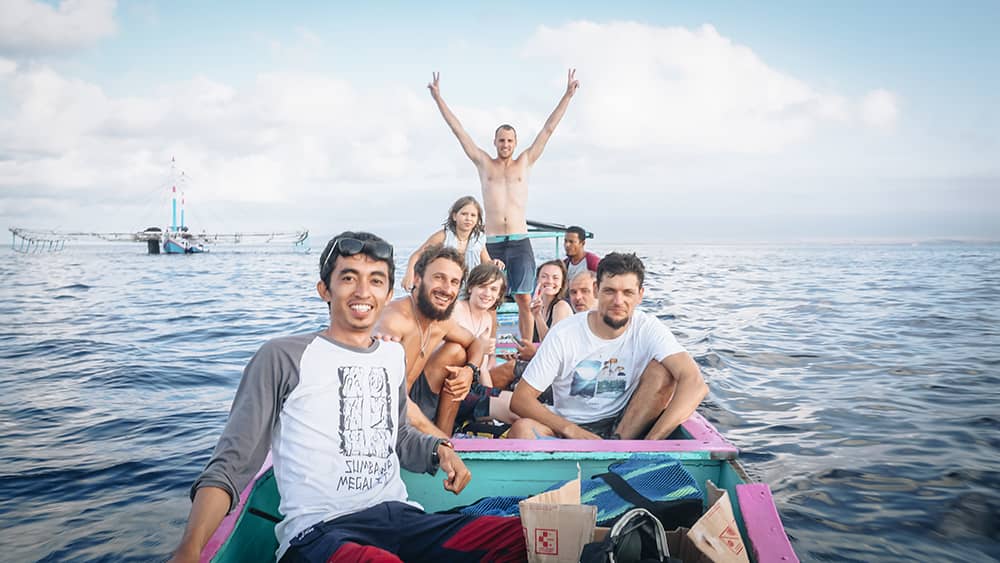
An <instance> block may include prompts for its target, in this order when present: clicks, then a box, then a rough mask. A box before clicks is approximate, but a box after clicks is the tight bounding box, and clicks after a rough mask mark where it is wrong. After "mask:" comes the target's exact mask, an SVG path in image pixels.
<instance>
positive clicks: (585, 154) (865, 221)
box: [0, 0, 1000, 242]
mask: <svg viewBox="0 0 1000 563" xmlns="http://www.w3.org/2000/svg"><path fill="white" fill-rule="evenodd" d="M997 21H1000V3H997V2H991V1H985V2H977V1H966V2H960V3H950V2H943V1H942V2H922V1H906V2H903V1H890V0H886V1H880V2H868V1H851V0H845V1H840V2H820V1H789V2H754V3H749V2H742V3H732V2H711V1H699V2H669V1H660V2H632V1H628V0H623V1H618V2H607V1H601V2H584V1H572V2H523V3H522V2H504V3H489V4H481V5H479V4H473V3H469V2H463V3H458V2H456V3H443V2H433V1H428V2H420V3H413V2H378V3H346V2H309V3H301V2H285V3H265V2H246V1H244V2H221V1H220V2H212V3H204V2H194V1H188V0H178V1H171V2H160V1H151V0H137V1H122V2H113V1H108V0H62V1H57V2H38V1H32V0H0V225H2V226H3V227H4V229H6V228H8V227H12V226H19V227H28V228H36V229H43V228H44V229H61V230H84V231H102V232H103V231H134V230H141V229H143V228H146V227H148V226H154V225H158V226H166V225H168V224H169V223H170V220H171V218H170V199H169V198H170V195H169V194H170V187H171V186H172V185H178V186H180V189H181V190H182V191H183V192H184V199H185V212H186V220H187V223H188V225H190V226H191V228H192V229H193V230H195V231H201V230H207V231H209V232H234V231H240V232H255V231H274V230H294V229H300V228H307V229H309V230H310V231H311V232H312V233H314V234H315V233H336V232H339V231H341V230H347V229H363V230H370V231H373V232H376V233H379V234H382V235H383V236H386V237H387V238H389V240H393V241H400V242H402V241H415V240H422V239H424V238H425V237H426V236H428V235H429V234H430V233H431V232H433V231H434V229H435V228H437V227H438V226H439V225H440V223H441V222H442V221H443V220H444V219H445V216H446V214H447V210H448V208H449V207H450V205H451V203H452V202H453V201H454V200H455V199H457V198H458V197H461V196H463V195H475V196H477V197H481V196H480V191H479V181H478V176H477V173H476V171H475V168H474V166H473V165H472V164H471V163H470V162H469V161H468V160H467V158H466V157H465V156H464V153H463V152H462V150H461V148H460V146H459V144H458V142H457V140H456V139H455V137H454V136H453V135H452V134H451V132H450V131H449V129H448V128H447V126H446V125H445V123H444V121H443V119H442V118H441V116H440V114H439V113H438V111H437V109H436V107H435V105H434V103H433V101H432V99H431V97H430V95H429V93H428V91H427V88H426V87H427V83H428V82H429V81H430V78H431V73H432V72H435V71H438V72H440V73H441V93H442V96H443V97H444V99H445V100H446V102H447V103H448V104H449V105H450V107H451V108H452V110H453V111H454V112H455V113H456V115H457V116H458V118H459V119H460V120H461V122H462V124H463V125H464V127H465V128H466V130H467V131H469V133H470V135H471V136H472V137H473V139H474V140H475V141H476V142H477V143H478V144H479V145H480V146H481V147H483V148H484V149H486V150H487V151H488V152H490V153H493V152H494V151H493V147H492V136H493V131H494V129H495V128H496V126H497V125H499V124H500V123H511V124H513V125H514V126H515V127H516V128H517V130H518V139H519V141H520V143H521V145H520V148H522V149H523V148H527V146H528V145H529V144H530V142H531V140H533V139H534V137H535V135H536V134H537V133H538V130H539V128H540V127H541V125H542V123H544V121H545V119H546V117H547V116H548V115H549V113H550V112H551V111H552V110H553V109H554V108H555V106H556V103H557V102H558V100H559V98H560V96H561V95H562V94H563V92H564V91H565V88H566V72H567V69H569V68H575V69H577V70H576V77H577V79H579V81H580V88H579V90H578V92H577V94H576V95H575V96H574V98H573V99H572V101H571V103H570V107H569V110H568V111H567V113H566V115H565V117H564V118H563V120H562V123H561V124H560V125H559V127H558V129H557V130H556V132H555V134H554V135H553V137H552V138H551V140H550V141H549V143H548V145H547V147H546V149H545V153H544V154H543V155H542V157H541V159H540V160H539V161H538V162H537V163H536V164H535V166H534V168H533V169H532V171H531V174H530V176H529V180H528V183H529V202H528V218H529V219H533V220H539V221H547V222H556V223H562V224H567V225H569V224H579V225H582V226H584V227H585V228H587V229H589V230H591V231H593V232H594V233H595V236H596V237H597V238H598V239H600V240H602V241H608V242H610V241H622V242H626V241H646V242H649V241H811V240H927V239H972V240H1000V158H998V156H1000V133H998V131H1000V109H998V104H997V103H996V100H997V99H1000V95H998V90H1000V34H997V33H996V32H995V29H994V25H995V22H997ZM172 162H174V164H173V165H172V164H171V163H172ZM182 172H183V175H181V173H182Z"/></svg>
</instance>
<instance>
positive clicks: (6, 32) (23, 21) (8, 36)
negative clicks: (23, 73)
mask: <svg viewBox="0 0 1000 563" xmlns="http://www.w3.org/2000/svg"><path fill="white" fill-rule="evenodd" d="M115 4H116V2H115V1H114V0H87V1H82V0H62V1H61V2H59V5H58V6H52V5H51V4H49V3H46V2H36V1H32V0H0V15H2V17H0V53H5V54H10V55H15V56H18V55H37V54H46V53H62V52H67V51H71V50H73V49H78V48H80V47H86V46H89V45H90V44H92V43H94V42H96V41H98V40H99V39H101V38H103V37H106V36H108V35H111V34H113V33H114V32H115V29H116V26H115V18H114V12H115Z"/></svg>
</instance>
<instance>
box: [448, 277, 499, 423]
mask: <svg viewBox="0 0 1000 563" xmlns="http://www.w3.org/2000/svg"><path fill="white" fill-rule="evenodd" d="M505 289H506V286H505V281H504V275H503V272H502V271H501V270H500V269H499V268H497V267H496V265H494V264H480V265H478V266H476V267H475V268H473V270H472V271H471V272H470V273H469V280H468V283H467V284H466V291H465V294H464V296H463V297H464V298H463V299H462V300H460V301H459V302H458V303H457V304H456V305H455V312H454V313H452V318H453V319H455V322H457V323H458V324H459V325H460V326H463V327H465V328H467V329H469V331H470V332H472V333H473V334H474V335H476V336H478V337H480V338H485V339H486V343H487V344H488V352H489V355H487V356H485V357H484V358H483V362H482V363H481V364H480V365H479V374H480V375H479V381H478V383H473V385H472V390H471V393H470V394H469V396H468V397H467V398H466V400H465V401H463V403H462V409H461V414H460V415H459V420H457V421H456V423H457V424H458V425H460V424H461V423H463V422H464V421H465V420H466V419H479V418H484V417H489V418H492V419H495V420H500V421H503V422H507V423H510V422H513V421H515V420H517V415H515V414H513V413H512V412H510V398H511V396H512V393H511V391H510V390H508V386H510V384H511V383H512V382H513V373H512V372H511V370H509V369H506V370H505V369H501V370H499V371H498V372H497V373H496V377H494V371H496V367H497V366H496V356H495V354H496V336H497V313H496V311H497V308H498V307H499V306H500V300H501V298H502V297H503V295H504V290H505ZM431 361H433V358H432V360H431ZM508 363H511V364H513V362H508ZM504 365H506V364H501V367H502V366H504Z"/></svg>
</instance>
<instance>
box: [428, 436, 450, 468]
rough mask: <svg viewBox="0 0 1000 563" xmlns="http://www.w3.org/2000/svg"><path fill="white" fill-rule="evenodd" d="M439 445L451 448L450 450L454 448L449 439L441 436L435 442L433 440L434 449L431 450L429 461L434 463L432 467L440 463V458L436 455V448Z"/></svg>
mask: <svg viewBox="0 0 1000 563" xmlns="http://www.w3.org/2000/svg"><path fill="white" fill-rule="evenodd" d="M441 446H444V447H446V448H451V450H452V451H454V450H455V444H452V443H451V440H448V439H446V438H441V439H439V440H438V441H437V442H435V443H434V451H432V452H431V463H433V464H434V467H437V466H439V465H441V458H440V456H438V448H439V447H441Z"/></svg>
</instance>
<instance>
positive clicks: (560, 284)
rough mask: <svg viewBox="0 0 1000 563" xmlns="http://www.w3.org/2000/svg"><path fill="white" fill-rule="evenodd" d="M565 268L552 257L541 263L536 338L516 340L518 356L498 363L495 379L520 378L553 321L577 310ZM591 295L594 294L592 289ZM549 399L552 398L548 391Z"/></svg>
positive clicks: (534, 301) (534, 303) (535, 301)
mask: <svg viewBox="0 0 1000 563" xmlns="http://www.w3.org/2000/svg"><path fill="white" fill-rule="evenodd" d="M565 271H566V267H565V266H564V265H563V263H562V262H561V261H560V260H551V261H549V262H546V263H544V264H542V265H541V266H539V267H538V289H536V291H535V294H536V295H537V297H536V298H534V299H532V302H531V314H532V319H533V322H534V324H535V326H534V333H533V335H532V341H527V340H524V339H516V340H515V345H516V346H517V356H516V358H514V359H513V360H514V361H510V362H506V363H504V364H502V365H499V366H497V367H496V369H494V370H493V371H492V372H491V373H492V374H493V376H494V378H495V379H497V380H499V381H510V382H514V381H517V380H518V379H520V377H521V375H523V374H524V370H525V368H526V367H527V366H528V362H530V361H531V358H532V357H534V355H535V350H536V348H537V346H538V342H541V341H542V340H543V339H544V338H545V335H546V334H548V332H549V330H550V329H551V328H552V326H553V325H555V324H556V323H558V322H559V321H561V320H563V319H565V318H568V317H569V316H571V315H572V314H573V312H574V311H573V307H572V305H571V304H570V302H569V301H568V300H567V299H566V278H565ZM585 272H586V273H588V274H589V273H590V272H589V271H585ZM591 279H593V278H591ZM591 285H592V284H591ZM590 296H591V297H593V290H592V289H591V291H590ZM545 400H546V401H547V400H548V394H546V396H545ZM511 414H512V416H513V418H517V415H514V414H513V413H511Z"/></svg>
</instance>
